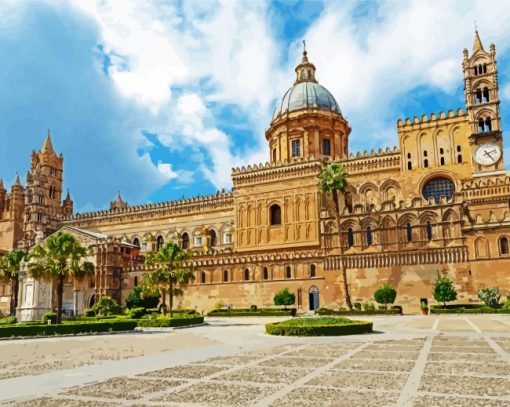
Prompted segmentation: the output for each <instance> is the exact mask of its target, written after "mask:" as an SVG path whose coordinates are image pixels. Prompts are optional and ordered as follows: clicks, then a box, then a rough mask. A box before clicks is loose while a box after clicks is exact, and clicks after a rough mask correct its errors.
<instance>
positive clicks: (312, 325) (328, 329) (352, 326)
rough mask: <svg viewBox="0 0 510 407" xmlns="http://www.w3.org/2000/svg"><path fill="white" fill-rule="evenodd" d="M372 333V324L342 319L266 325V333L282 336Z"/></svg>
mask: <svg viewBox="0 0 510 407" xmlns="http://www.w3.org/2000/svg"><path fill="white" fill-rule="evenodd" d="M369 332H372V322H367V321H354V320H352V319H348V318H341V317H318V318H294V319H289V320H287V321H283V322H275V323H270V324H266V333H267V334H269V335H280V336H337V335H357V334H364V333H369Z"/></svg>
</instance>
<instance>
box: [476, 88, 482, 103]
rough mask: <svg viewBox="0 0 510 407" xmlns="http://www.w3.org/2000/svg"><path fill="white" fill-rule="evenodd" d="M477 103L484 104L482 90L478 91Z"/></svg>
mask: <svg viewBox="0 0 510 407" xmlns="http://www.w3.org/2000/svg"><path fill="white" fill-rule="evenodd" d="M476 103H482V91H481V90H480V89H477V90H476Z"/></svg>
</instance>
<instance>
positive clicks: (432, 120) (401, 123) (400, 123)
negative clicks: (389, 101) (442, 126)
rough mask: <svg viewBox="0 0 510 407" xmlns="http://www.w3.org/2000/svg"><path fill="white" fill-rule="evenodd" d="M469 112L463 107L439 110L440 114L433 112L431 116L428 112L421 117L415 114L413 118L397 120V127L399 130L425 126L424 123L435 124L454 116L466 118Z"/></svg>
mask: <svg viewBox="0 0 510 407" xmlns="http://www.w3.org/2000/svg"><path fill="white" fill-rule="evenodd" d="M466 115H467V113H466V112H465V111H464V110H463V109H462V108H459V109H457V111H456V112H454V111H453V110H448V112H446V113H445V112H442V111H441V112H439V114H438V115H436V114H435V113H431V114H430V117H429V116H427V115H426V114H424V115H422V116H421V119H420V118H418V116H414V118H413V120H411V119H409V118H406V119H405V120H402V119H398V120H397V129H398V131H402V130H407V129H408V128H412V127H413V126H416V125H418V126H423V125H435V124H436V123H437V122H438V121H440V120H447V119H454V118H464V117H466Z"/></svg>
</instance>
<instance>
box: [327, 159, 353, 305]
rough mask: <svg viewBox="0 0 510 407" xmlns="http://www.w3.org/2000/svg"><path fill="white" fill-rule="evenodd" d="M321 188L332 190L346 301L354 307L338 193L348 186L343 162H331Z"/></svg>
mask: <svg viewBox="0 0 510 407" xmlns="http://www.w3.org/2000/svg"><path fill="white" fill-rule="evenodd" d="M319 181H320V189H321V191H322V192H325V193H327V192H330V193H331V194H332V195H333V202H334V204H335V220H336V226H337V230H338V242H339V249H340V267H341V269H342V279H343V284H344V295H345V302H346V304H347V307H349V309H350V310H351V309H352V302H351V295H350V293H349V283H348V281H347V267H346V266H345V262H344V259H343V248H342V229H341V225H340V203H339V202H338V198H339V197H338V193H339V192H340V193H343V192H344V191H345V188H347V177H346V173H345V168H344V167H343V165H341V164H337V163H330V164H328V165H327V166H326V167H325V168H324V170H323V171H322V172H321V174H320V175H319Z"/></svg>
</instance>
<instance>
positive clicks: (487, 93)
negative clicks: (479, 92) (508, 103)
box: [480, 87, 489, 103]
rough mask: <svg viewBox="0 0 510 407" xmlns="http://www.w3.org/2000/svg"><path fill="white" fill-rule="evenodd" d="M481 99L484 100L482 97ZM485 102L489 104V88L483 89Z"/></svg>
mask: <svg viewBox="0 0 510 407" xmlns="http://www.w3.org/2000/svg"><path fill="white" fill-rule="evenodd" d="M480 99H482V98H481V97H480ZM483 101H484V102H485V103H487V102H488V101H489V88H487V87H485V88H483Z"/></svg>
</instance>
